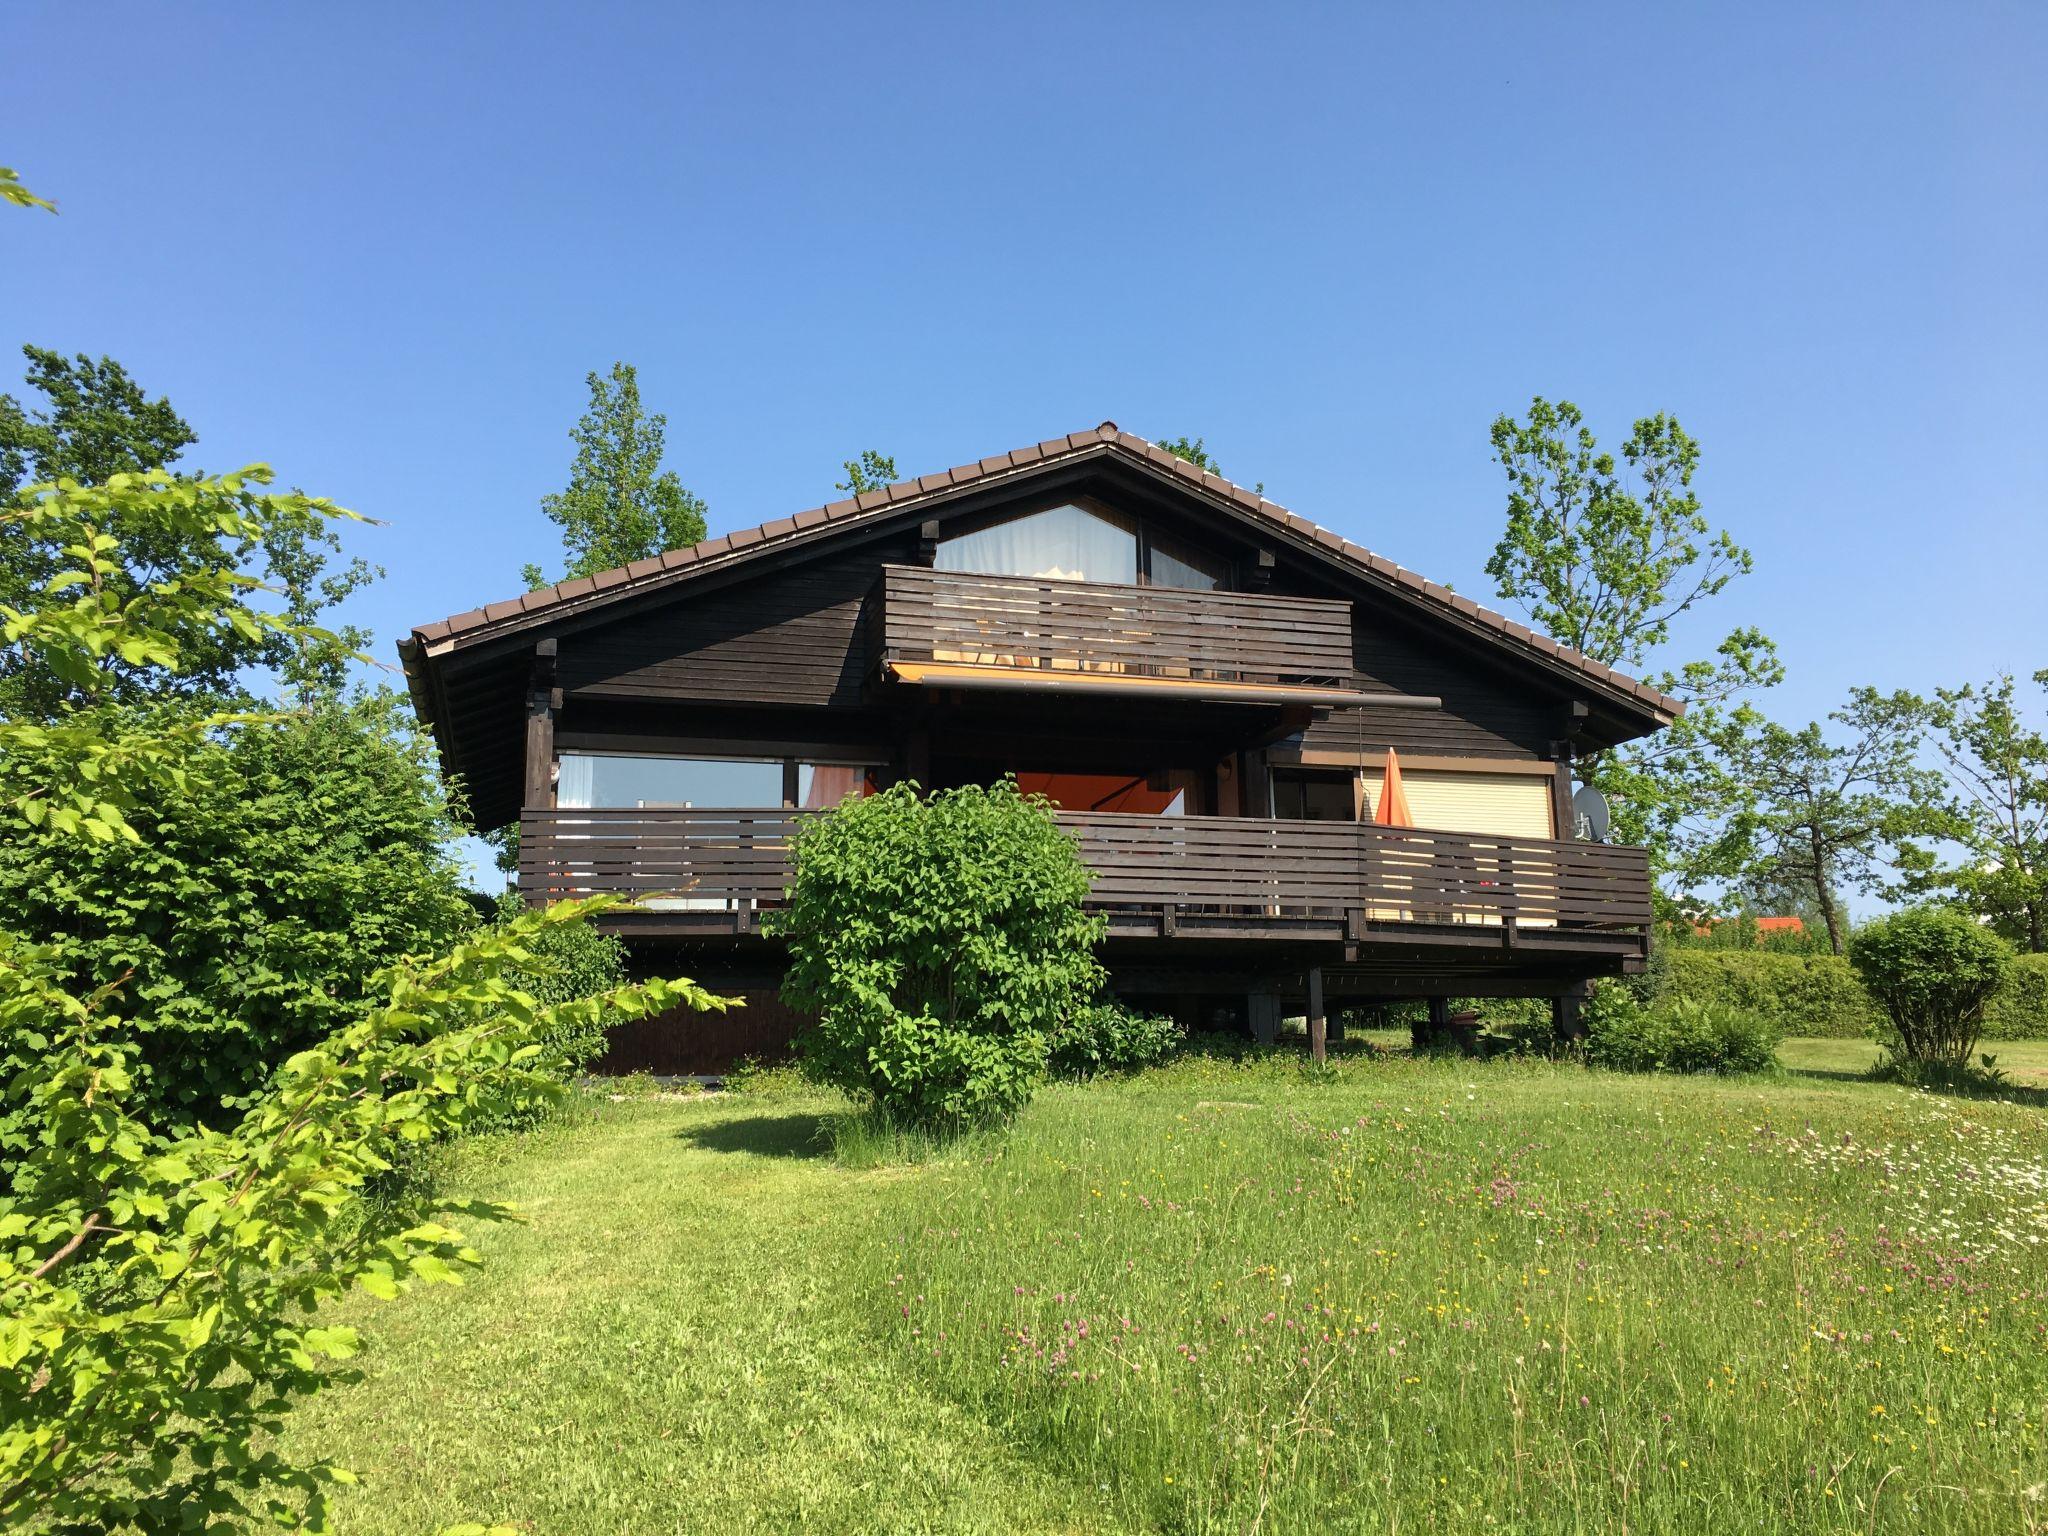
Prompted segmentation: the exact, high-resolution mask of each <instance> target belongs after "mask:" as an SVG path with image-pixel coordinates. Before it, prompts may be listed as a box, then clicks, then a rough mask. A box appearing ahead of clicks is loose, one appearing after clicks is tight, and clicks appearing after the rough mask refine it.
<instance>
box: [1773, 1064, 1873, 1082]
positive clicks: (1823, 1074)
mask: <svg viewBox="0 0 2048 1536" xmlns="http://www.w3.org/2000/svg"><path fill="white" fill-rule="evenodd" d="M1785 1076H1786V1077H1788V1078H1809V1077H1810V1078H1812V1079H1813V1080H1814V1081H1816V1082H1822V1083H1868V1082H1871V1081H1873V1079H1872V1077H1871V1075H1870V1069H1869V1068H1867V1067H1787V1068H1785Z"/></svg>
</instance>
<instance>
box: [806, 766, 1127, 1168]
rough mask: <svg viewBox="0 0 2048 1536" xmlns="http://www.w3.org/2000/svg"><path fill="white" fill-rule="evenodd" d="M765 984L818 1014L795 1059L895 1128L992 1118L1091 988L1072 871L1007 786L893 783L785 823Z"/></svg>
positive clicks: (1079, 894) (1058, 845) (1094, 924)
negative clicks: (782, 954)
mask: <svg viewBox="0 0 2048 1536" xmlns="http://www.w3.org/2000/svg"><path fill="white" fill-rule="evenodd" d="M791 852H792V856H793V861H794V865H795V870H794V874H793V875H792V877H791V884H790V890H789V904H788V906H787V907H786V908H785V909H784V910H783V911H782V912H781V913H779V914H777V918H776V922H775V931H776V932H778V933H780V934H783V935H785V936H787V938H788V940H789V951H790V961H789V969H788V971H787V973H786V976H785V979H784V982H783V988H782V995H783V998H784V1000H785V1001H786V1002H788V1003H789V1005H790V1006H791V1007H792V1008H795V1009H798V1010H799V1011H802V1012H805V1013H809V1014H812V1015H814V1016H815V1017H816V1018H817V1020H818V1022H817V1024H816V1025H814V1026H813V1027H812V1028H810V1029H809V1030H806V1031H805V1032H804V1034H803V1035H802V1036H800V1037H799V1039H798V1041H797V1048H798V1050H799V1051H800V1052H801V1053H802V1055H803V1057H804V1060H805V1063H806V1064H807V1066H808V1067H809V1068H810V1070H811V1071H812V1072H813V1073H814V1074H815V1075H816V1076H818V1077H819V1078H821V1079H822V1080H824V1081H826V1082H829V1083H832V1084H833V1085H835V1086H837V1087H839V1088H841V1089H843V1090H844V1091H846V1092H847V1093H850V1094H852V1095H853V1096H854V1097H855V1098H857V1099H859V1100H862V1101H865V1102H869V1103H873V1104H875V1105H877V1106H878V1107H880V1108H881V1109H883V1110H886V1111H887V1112H888V1114H889V1116H890V1117H891V1118H892V1120H893V1121H894V1122H897V1123H901V1124H905V1125H918V1126H928V1127H934V1128H939V1129H958V1128H959V1127H961V1126H964V1125H968V1124H971V1123H975V1122H980V1121H986V1120H991V1119H996V1118H999V1117H1001V1116H1003V1115H1006V1114H1008V1113H1010V1112H1012V1111H1013V1110H1015V1109H1016V1108H1017V1107H1018V1106H1020V1105H1021V1104H1023V1103H1024V1102H1025V1100H1026V1099H1028V1098H1029V1097H1030V1095H1031V1090H1032V1089H1033V1087H1034V1086H1035V1085H1036V1084H1037V1082H1038V1080H1039V1079H1040V1077H1041V1076H1043V1074H1044V1071H1045V1064H1046V1053H1047V1049H1048V1042H1049V1039H1050V1037H1051V1035H1052V1033H1053V1032H1054V1031H1055V1029H1056V1028H1057V1027H1058V1025H1059V1023H1060V1021H1061V1020H1063V1019H1067V1018H1070V1017H1072V1016H1073V1015H1074V1013H1075V1012H1076V1011H1077V1010H1078V1009H1080V1008H1081V1007H1082V1006H1083V1005H1085V1004H1086V1003H1087V1002H1088V1001H1089V1000H1091V999H1092V998H1094V997H1095V996H1096V994H1097V993H1098V992H1099V990H1100V989H1101V986H1102V982H1103V971H1102V967H1101V965H1100V964H1099V963H1098V962H1097V960H1096V958H1095V944H1096V941H1097V940H1098V939H1099V938H1100V937H1101V932H1102V928H1101V924H1100V922H1099V921H1097V920H1096V919H1093V918H1090V917H1089V916H1088V915H1087V914H1085V913H1084V912H1083V911H1082V910H1081V902H1082V899H1083V898H1084V897H1085V896H1086V895H1087V894H1088V879H1089V876H1088V870H1087V867H1086V866H1085V865H1083V864H1082V862H1081V856H1080V853H1079V851H1078V850H1077V849H1076V848H1075V847H1074V845H1073V843H1072V842H1071V841H1069V840H1068V838H1067V836H1066V835H1065V834H1064V833H1063V832H1061V831H1060V829H1059V826H1058V825H1057V823H1055V822H1054V821H1053V818H1052V813H1051V810H1050V808H1049V807H1048V805H1047V804H1046V802H1045V801H1043V800H1042V799H1035V798H1027V797H1026V796H1025V795H1023V794H1021V793H1020V792H1019V791H1018V789H1017V786H1016V785H1015V783H1012V782H1005V783H1002V784H998V785H996V786H995V787H994V788H993V789H980V788H973V787H970V788H965V789H954V790H946V791H944V792H942V793H938V794H934V795H931V796H930V797H928V798H927V797H922V796H920V795H919V794H918V793H917V790H916V786H914V785H910V784H899V785H896V786H895V787H893V788H891V789H888V790H885V791H883V792H882V793H881V794H879V795H873V796H870V797H869V798H867V799H864V800H849V801H847V802H846V803H845V804H843V805H841V806H840V807H839V808H838V809H836V810H834V811H830V812H828V813H826V814H824V815H821V816H819V817H817V818H815V819H813V820H811V821H809V822H807V823H806V824H805V825H803V826H802V827H801V828H799V829H798V831H797V832H796V834H795V836H794V837H793V838H792V839H791Z"/></svg>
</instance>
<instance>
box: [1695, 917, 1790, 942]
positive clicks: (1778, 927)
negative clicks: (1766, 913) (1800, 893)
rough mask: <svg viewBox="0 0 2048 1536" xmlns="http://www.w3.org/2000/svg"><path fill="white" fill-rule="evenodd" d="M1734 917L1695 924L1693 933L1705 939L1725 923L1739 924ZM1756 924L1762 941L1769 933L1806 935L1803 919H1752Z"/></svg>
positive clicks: (1757, 933) (1757, 934) (1758, 935)
mask: <svg viewBox="0 0 2048 1536" xmlns="http://www.w3.org/2000/svg"><path fill="white" fill-rule="evenodd" d="M1739 921H1741V919H1739V918H1733V917H1717V918H1713V919H1711V920H1709V921H1707V922H1704V923H1694V924H1693V926H1692V931H1693V932H1694V933H1695V934H1697V935H1698V936H1699V937H1701V938H1705V937H1706V936H1707V935H1708V934H1710V933H1712V932H1713V931H1714V930H1715V929H1716V928H1718V927H1720V926H1721V924H1723V923H1733V922H1739ZM1751 921H1753V922H1754V923H1755V924H1756V936H1757V937H1758V938H1759V939H1761V938H1762V937H1763V936H1764V935H1765V934H1767V933H1805V932H1806V919H1805V918H1803V917H1759V918H1753V919H1751Z"/></svg>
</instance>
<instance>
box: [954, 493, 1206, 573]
mask: <svg viewBox="0 0 2048 1536" xmlns="http://www.w3.org/2000/svg"><path fill="white" fill-rule="evenodd" d="M936 563H937V565H938V568H939V569H940V570H942V571H964V572H971V573H973V574H976V575H982V576H1031V577H1036V578H1038V579H1040V580H1050V581H1104V582H1119V583H1122V584H1123V585H1126V586H1133V585H1136V584H1138V583H1141V582H1142V583H1144V584H1145V585H1147V586H1155V587H1184V588H1192V589H1194V590H1196V591H1216V590H1220V589H1221V588H1223V587H1224V586H1226V585H1227V584H1228V582H1227V577H1228V574H1229V564H1228V562H1226V561H1224V560H1222V559H1221V558H1219V557H1218V556H1216V555H1213V554H1211V553H1210V552H1209V551H1207V550H1204V549H1198V548H1196V547H1195V546H1194V545H1192V544H1189V543H1187V542H1185V541H1184V540H1181V539H1177V538H1174V537H1172V536H1171V535H1168V534H1162V533H1156V532H1154V531H1153V530H1152V529H1151V528H1150V527H1149V526H1147V525H1146V524H1144V523H1142V522H1140V521H1139V519H1137V518H1135V517H1131V516H1129V515H1128V514H1126V513H1123V512H1118V511H1116V510H1115V509H1113V508H1110V507H1105V506H1101V505H1099V504H1097V503H1093V502H1089V503H1085V504H1084V503H1080V502H1069V503H1067V504H1066V505H1064V506H1058V507H1047V508H1046V509H1045V510H1043V511H1041V512H1026V513H1024V514H1023V515H1022V516H1019V517H1012V518H1009V519H1006V520H1005V521H1003V522H998V523H989V524H987V525H985V526H983V527H980V528H975V529H971V530H969V531H967V532H964V533H955V534H950V535H948V536H947V537H945V538H943V539H941V540H940V541H939V551H938V559H937V562H936Z"/></svg>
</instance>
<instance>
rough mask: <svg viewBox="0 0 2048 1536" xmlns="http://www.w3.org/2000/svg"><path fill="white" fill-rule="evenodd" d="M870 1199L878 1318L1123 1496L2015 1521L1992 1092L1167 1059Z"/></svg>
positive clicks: (973, 1393)
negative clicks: (1330, 1077) (1147, 1077)
mask: <svg viewBox="0 0 2048 1536" xmlns="http://www.w3.org/2000/svg"><path fill="white" fill-rule="evenodd" d="M1212 1082H1213V1083H1214V1084H1215V1088H1212V1087H1211V1086H1210V1085H1211V1083H1212ZM1216 1088H1223V1089H1228V1090H1229V1092H1228V1095H1227V1096H1226V1095H1225V1094H1224V1093H1219V1092H1217V1091H1215V1090H1216ZM889 1201H890V1203H889V1204H888V1205H887V1206H886V1207H885V1211H884V1215H885V1219H886V1226H887V1231H886V1234H885V1235H884V1236H883V1237H882V1238H881V1239H880V1240H879V1241H876V1242H873V1243H871V1244H870V1245H869V1247H868V1249H867V1263H866V1267H865V1270H864V1271H862V1272H859V1273H857V1274H856V1275H855V1276H854V1278H853V1281H852V1283H855V1284H858V1285H862V1286H864V1287H865V1290H866V1292H867V1295H868V1301H869V1306H870V1308H871V1315H872V1316H874V1317H875V1318H876V1319H877V1321H878V1324H879V1326H880V1327H881V1328H882V1330H883V1336H884V1337H885V1339H886V1340H887V1343H888V1347H890V1348H892V1349H894V1350H895V1351H897V1352H898V1355H899V1358H900V1359H901V1361H902V1362H903V1363H904V1364H905V1365H908V1366H914V1368H915V1370H916V1371H917V1372H918V1373H919V1375H920V1376H921V1377H922V1378H923V1379H924V1380H925V1381H926V1382H927V1383H928V1385H929V1386H930V1387H931V1388H932V1389H934V1390H937V1391H939V1392H942V1393H943V1394H945V1395H947V1396H949V1397H951V1398H952V1399H953V1400H955V1401H957V1402H958V1403H960V1404H961V1405H963V1406H964V1407H965V1408H966V1409H968V1410H969V1411H970V1412H971V1413H972V1414H973V1415H974V1416H976V1417H977V1418H981V1419H985V1420H987V1421H989V1422H991V1423H993V1424H994V1425H996V1426H997V1427H998V1428H999V1429H1000V1430H1001V1431H1002V1432H1003V1433H1004V1434H1005V1435H1006V1437H1008V1438H1009V1439H1010V1441H1011V1442H1012V1443H1014V1444H1016V1445H1018V1446H1019V1447H1020V1448H1022V1449H1024V1450H1026V1451H1027V1452H1030V1453H1034V1454H1037V1455H1039V1456H1041V1457H1042V1458H1043V1459H1044V1460H1045V1461H1046V1463H1047V1464H1048V1465H1050V1466H1055V1467H1058V1468H1060V1469H1062V1471H1063V1473H1064V1474H1065V1475H1067V1476H1070V1477H1072V1478H1075V1479H1078V1480H1084V1481H1085V1483H1087V1484H1090V1485H1094V1486H1096V1487H1097V1488H1099V1489H1100V1491H1101V1492H1102V1494H1103V1496H1104V1498H1105V1499H1106V1500H1107V1501H1109V1503H1110V1504H1111V1505H1112V1506H1113V1511H1114V1514H1115V1517H1116V1518H1117V1519H1119V1520H1120V1521H1121V1522H1122V1523H1125V1524H1127V1525H1129V1526H1130V1527H1132V1528H1137V1529H1154V1528H1157V1529H1162V1530H1176V1531H1177V1530H1187V1531H1226V1530H1227V1531H1247V1530H1261V1531H1307V1530H1318V1531H1321V1530H1351V1529H1357V1530H1379V1529H1394V1528H1399V1529H1432V1530H1459V1531H1465V1530H1472V1529H1504V1530H1545V1531H1548V1530H1567V1529H1582V1530H1624V1529H1633V1530H1640V1531H1691V1530H1705V1529H1719V1528H1727V1529H1731V1530H1732V1529H1744V1530H1770V1531H1832V1530H1856V1531H1863V1532H1868V1531H1879V1530H1893V1531H1927V1530H1939V1531H1958V1532H1961V1531H1972V1532H1975V1531H1981V1532H1986V1533H1991V1532H1999V1533H2010V1532H2018V1531H2026V1530H2042V1529H2048V1502H2044V1492H2048V1451H2044V1437H2043V1427H2042V1426H2043V1421H2044V1418H2048V1131H2044V1128H2043V1123H2042V1121H2041V1119H2040V1117H2039V1116H2038V1115H2036V1114H2033V1113H2030V1112H2028V1111H2025V1110H2018V1109H2013V1108H2011V1107H2008V1106H2003V1105H1977V1104H1959V1103H1954V1102H1944V1101H1940V1100H1933V1099H1929V1098H1927V1097H1926V1096H1915V1095H1910V1094H1906V1093H1903V1092H1900V1091H1897V1090H1889V1089H1884V1090H1880V1089H1840V1088H1837V1089H1832V1090H1813V1089H1803V1088H1793V1087H1787V1086H1783V1085H1774V1084H1760V1083H1748V1084H1741V1083H1721V1082H1692V1081H1665V1080H1645V1079H1618V1078H1610V1077H1606V1076H1604V1075H1589V1074H1585V1073H1583V1072H1576V1071H1573V1070H1570V1069H1551V1068H1528V1067H1522V1068H1516V1069H1514V1070H1512V1071H1506V1072H1503V1071H1500V1070H1498V1069H1497V1068H1496V1067H1494V1066H1488V1067H1484V1068H1482V1067H1477V1066H1475V1065H1462V1066H1461V1065H1458V1064H1447V1065H1440V1066H1426V1065H1414V1066H1410V1065H1406V1064H1402V1065H1398V1066H1396V1065H1385V1064H1382V1065H1377V1066H1370V1065H1368V1066H1356V1067H1350V1068H1347V1069H1346V1070H1345V1071H1344V1072H1343V1073H1342V1074H1341V1076H1340V1077H1339V1078H1338V1079H1337V1080H1335V1081H1325V1082H1323V1083H1320V1084H1309V1083H1305V1082H1303V1081H1301V1080H1300V1079H1299V1078H1298V1076H1296V1075H1295V1074H1292V1073H1281V1072H1277V1071H1271V1070H1269V1071H1266V1072H1264V1073H1261V1072H1260V1071H1258V1070H1255V1069H1254V1070H1239V1071H1214V1072H1213V1073H1211V1074H1210V1075H1208V1076H1201V1075H1193V1074H1182V1075H1181V1076H1180V1077H1176V1076H1175V1075H1174V1074H1171V1073H1169V1074H1166V1075H1164V1076H1162V1077H1159V1078H1155V1079H1153V1080H1151V1081H1150V1082H1149V1083H1143V1082H1141V1083H1140V1084H1139V1085H1137V1086H1134V1087H1132V1088H1129V1089H1116V1088H1108V1087H1096V1088H1092V1089H1062V1090H1056V1091H1053V1092H1050V1093H1048V1094H1046V1095H1043V1096H1042V1097H1041V1099H1040V1101H1039V1103H1038V1104H1037V1105H1035V1106H1034V1107H1033V1108H1032V1110H1031V1111H1030V1112H1029V1113H1028V1114H1027V1115H1026V1116H1025V1118H1024V1120H1023V1121H1022V1122H1020V1124H1019V1126H1018V1127H1017V1129H1016V1131H1015V1133H1014V1134H1013V1135H1012V1136H1011V1137H1010V1138H1009V1139H1008V1140H1007V1141H1005V1142H1003V1143H1000V1144H998V1145H996V1146H993V1147H989V1148H982V1149H979V1155H977V1156H973V1157H956V1158H954V1159H952V1160H950V1161H948V1162H946V1163H944V1164H942V1165H940V1166H939V1167H936V1168H933V1169H929V1170H927V1171H926V1172H925V1173H924V1174H923V1175H921V1176H920V1177H919V1178H917V1179H915V1180H905V1181H901V1182H899V1183H898V1184H896V1185H894V1186H892V1187H891V1190H890V1194H889Z"/></svg>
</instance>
